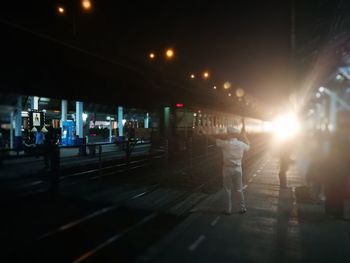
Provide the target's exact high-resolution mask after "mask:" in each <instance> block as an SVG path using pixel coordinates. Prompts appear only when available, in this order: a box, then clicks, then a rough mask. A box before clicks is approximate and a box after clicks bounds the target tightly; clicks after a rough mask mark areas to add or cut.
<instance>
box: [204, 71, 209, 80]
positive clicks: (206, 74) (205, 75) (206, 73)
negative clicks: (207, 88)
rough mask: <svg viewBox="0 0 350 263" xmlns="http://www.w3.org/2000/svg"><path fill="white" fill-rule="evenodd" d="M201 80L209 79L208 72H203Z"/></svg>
mask: <svg viewBox="0 0 350 263" xmlns="http://www.w3.org/2000/svg"><path fill="white" fill-rule="evenodd" d="M203 78H205V79H207V78H209V72H208V71H204V72H203Z"/></svg>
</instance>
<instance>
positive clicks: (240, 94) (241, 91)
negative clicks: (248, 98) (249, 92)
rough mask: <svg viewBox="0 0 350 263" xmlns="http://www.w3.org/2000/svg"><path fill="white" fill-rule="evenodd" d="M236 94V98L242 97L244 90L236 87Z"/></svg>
mask: <svg viewBox="0 0 350 263" xmlns="http://www.w3.org/2000/svg"><path fill="white" fill-rule="evenodd" d="M236 96H237V97H238V98H242V97H243V96H244V90H243V89H241V88H238V89H237V90H236Z"/></svg>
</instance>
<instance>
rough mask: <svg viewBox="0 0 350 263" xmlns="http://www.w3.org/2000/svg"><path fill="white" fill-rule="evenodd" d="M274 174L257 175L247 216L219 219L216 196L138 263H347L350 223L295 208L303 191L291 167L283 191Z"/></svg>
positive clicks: (273, 165) (266, 166)
mask: <svg viewBox="0 0 350 263" xmlns="http://www.w3.org/2000/svg"><path fill="white" fill-rule="evenodd" d="M277 173H278V163H277V161H276V160H273V159H267V160H265V161H264V162H263V163H262V165H261V167H259V168H258V169H257V170H256V172H255V176H253V178H252V180H250V182H249V184H248V185H247V187H246V200H247V206H248V212H247V213H246V214H244V215H239V214H238V213H235V214H232V215H224V214H222V210H223V208H224V205H223V202H224V195H223V192H222V191H220V192H218V193H216V194H214V195H212V196H210V197H209V198H208V199H206V201H205V202H202V203H201V204H200V205H198V206H197V207H196V209H195V210H194V213H193V214H192V215H191V216H189V217H188V218H187V219H186V220H185V221H184V222H183V223H181V224H180V225H179V226H177V227H176V228H175V229H174V230H173V231H172V232H171V233H170V234H169V235H168V236H167V237H166V238H164V239H163V240H161V241H160V242H158V243H157V244H156V245H155V246H153V247H152V248H150V249H148V251H147V252H146V253H145V254H144V255H142V256H141V257H139V258H138V259H137V262H176V263H178V262H350V222H349V221H345V220H337V219H334V218H330V217H327V216H326V215H325V213H324V211H323V206H322V204H312V203H298V202H296V198H295V189H296V187H300V186H303V185H304V180H303V178H302V177H301V176H300V173H298V170H297V168H296V167H292V168H291V169H290V171H289V173H288V184H289V186H290V188H288V189H280V188H279V185H278V176H277Z"/></svg>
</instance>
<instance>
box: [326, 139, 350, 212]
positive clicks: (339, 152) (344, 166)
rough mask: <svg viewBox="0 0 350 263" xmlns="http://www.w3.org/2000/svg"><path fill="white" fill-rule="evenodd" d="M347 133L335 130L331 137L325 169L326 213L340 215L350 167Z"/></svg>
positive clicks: (349, 148) (349, 143)
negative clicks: (326, 167)
mask: <svg viewBox="0 0 350 263" xmlns="http://www.w3.org/2000/svg"><path fill="white" fill-rule="evenodd" d="M349 150H350V142H349V139H348V134H342V133H341V132H337V133H336V134H335V135H334V136H333V137H332V138H331V146H330V155H329V158H328V164H327V166H328V169H327V170H326V171H325V173H326V175H325V193H326V202H325V210H326V213H327V214H328V215H332V216H337V217H342V216H343V212H344V198H345V190H346V188H345V186H346V179H347V176H348V173H349V169H350V158H349Z"/></svg>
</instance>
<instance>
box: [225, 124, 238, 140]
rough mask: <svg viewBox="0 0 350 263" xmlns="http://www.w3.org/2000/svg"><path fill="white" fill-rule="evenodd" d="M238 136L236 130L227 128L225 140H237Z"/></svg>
mask: <svg viewBox="0 0 350 263" xmlns="http://www.w3.org/2000/svg"><path fill="white" fill-rule="evenodd" d="M239 136H240V132H239V130H238V129H237V128H234V127H228V128H227V136H226V137H227V139H234V138H236V139H238V138H239Z"/></svg>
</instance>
